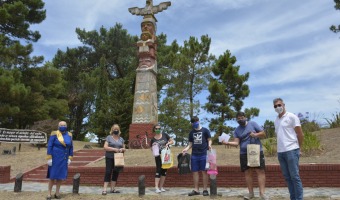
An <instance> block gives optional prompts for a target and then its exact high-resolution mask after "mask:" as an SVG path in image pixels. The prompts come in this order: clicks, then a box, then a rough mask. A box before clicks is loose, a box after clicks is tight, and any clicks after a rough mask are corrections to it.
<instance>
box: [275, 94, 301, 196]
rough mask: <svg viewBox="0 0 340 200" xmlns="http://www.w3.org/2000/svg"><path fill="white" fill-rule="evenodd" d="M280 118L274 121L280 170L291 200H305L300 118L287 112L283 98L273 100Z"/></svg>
mask: <svg viewBox="0 0 340 200" xmlns="http://www.w3.org/2000/svg"><path fill="white" fill-rule="evenodd" d="M273 104H274V109H275V112H277V114H278V116H277V117H276V119H275V121H274V126H275V134H276V137H277V156H278V160H279V163H280V168H281V171H282V174H283V176H284V178H285V181H286V183H287V185H288V190H289V194H290V199H291V200H293V199H294V200H300V199H303V186H302V181H301V178H300V174H299V159H300V148H301V146H302V143H303V132H302V128H301V123H300V120H299V118H298V117H297V116H296V115H294V114H293V113H290V112H287V111H286V107H285V104H284V102H283V100H282V99H281V98H276V99H274V100H273Z"/></svg>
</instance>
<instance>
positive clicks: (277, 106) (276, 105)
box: [274, 104, 282, 108]
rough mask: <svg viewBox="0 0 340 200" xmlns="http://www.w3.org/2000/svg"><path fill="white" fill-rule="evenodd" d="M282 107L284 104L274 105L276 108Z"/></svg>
mask: <svg viewBox="0 0 340 200" xmlns="http://www.w3.org/2000/svg"><path fill="white" fill-rule="evenodd" d="M281 106H282V104H276V105H274V108H277V107H281Z"/></svg>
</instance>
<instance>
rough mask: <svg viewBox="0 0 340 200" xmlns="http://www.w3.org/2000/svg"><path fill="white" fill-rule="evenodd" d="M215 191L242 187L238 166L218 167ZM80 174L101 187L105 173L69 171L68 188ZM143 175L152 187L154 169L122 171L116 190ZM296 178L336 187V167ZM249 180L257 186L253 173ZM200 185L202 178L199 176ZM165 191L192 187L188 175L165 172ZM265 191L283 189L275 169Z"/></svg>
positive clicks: (339, 179) (339, 169)
mask: <svg viewBox="0 0 340 200" xmlns="http://www.w3.org/2000/svg"><path fill="white" fill-rule="evenodd" d="M218 172H219V174H218V175H217V185H218V187H245V179H244V173H242V172H241V171H240V167H239V166H219V167H218ZM76 173H80V174H81V176H80V182H81V184H84V185H99V186H101V185H103V180H104V173H105V169H104V168H103V167H80V168H70V169H69V178H68V180H67V184H72V181H73V180H72V179H73V176H74V175H75V174H76ZM140 175H145V177H146V182H145V183H146V186H147V187H153V186H154V177H155V167H146V166H141V167H125V168H124V171H123V172H121V173H120V175H119V178H118V185H119V186H137V184H138V177H139V176H140ZM300 175H301V179H302V183H303V186H304V187H340V164H302V165H300ZM253 178H254V179H253V180H254V183H255V185H256V186H257V176H256V173H254V175H253ZM200 179H201V180H200V183H202V175H200ZM165 186H166V187H193V180H192V175H191V174H186V175H180V174H178V171H177V168H175V167H173V168H171V169H169V170H168V173H167V178H166V182H165ZM266 187H286V184H285V181H284V178H283V176H282V173H281V170H280V166H279V165H267V166H266Z"/></svg>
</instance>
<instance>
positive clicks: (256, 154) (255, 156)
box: [247, 138, 260, 167]
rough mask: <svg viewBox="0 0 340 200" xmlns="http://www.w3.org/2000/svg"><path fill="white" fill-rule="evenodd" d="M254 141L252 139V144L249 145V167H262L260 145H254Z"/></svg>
mask: <svg viewBox="0 0 340 200" xmlns="http://www.w3.org/2000/svg"><path fill="white" fill-rule="evenodd" d="M252 139H254V140H255V138H250V143H249V144H248V145H247V160H248V162H247V165H248V166H249V167H260V145H259V144H252V143H251V141H252Z"/></svg>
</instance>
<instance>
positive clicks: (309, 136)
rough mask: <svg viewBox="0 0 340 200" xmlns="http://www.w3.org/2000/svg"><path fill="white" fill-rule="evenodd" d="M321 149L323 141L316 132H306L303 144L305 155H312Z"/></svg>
mask: <svg viewBox="0 0 340 200" xmlns="http://www.w3.org/2000/svg"><path fill="white" fill-rule="evenodd" d="M321 150H322V149H321V143H320V140H319V139H318V137H317V136H316V134H314V133H311V132H309V131H306V132H304V140H303V144H302V152H303V155H304V156H310V155H312V154H315V153H318V152H319V151H321Z"/></svg>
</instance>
